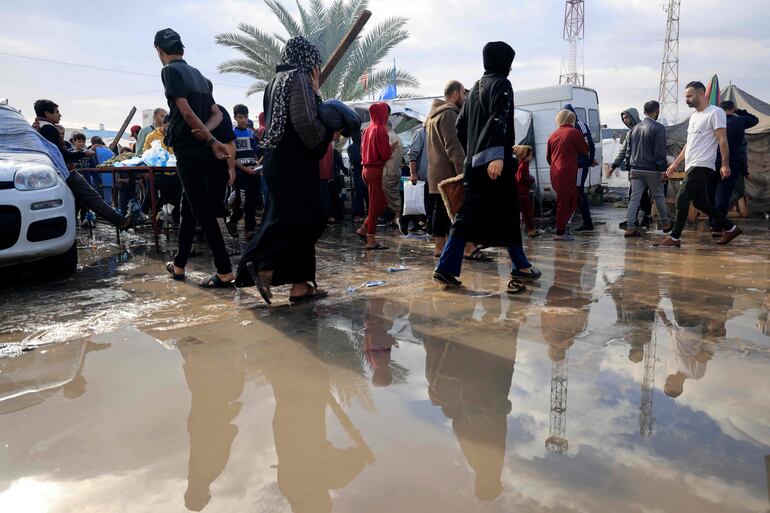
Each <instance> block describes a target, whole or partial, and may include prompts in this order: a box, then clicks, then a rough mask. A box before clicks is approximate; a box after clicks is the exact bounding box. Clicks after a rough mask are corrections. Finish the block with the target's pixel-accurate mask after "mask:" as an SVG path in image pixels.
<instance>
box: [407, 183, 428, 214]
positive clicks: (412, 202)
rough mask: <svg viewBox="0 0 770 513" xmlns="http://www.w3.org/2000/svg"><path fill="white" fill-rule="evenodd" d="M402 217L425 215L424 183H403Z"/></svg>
mask: <svg viewBox="0 0 770 513" xmlns="http://www.w3.org/2000/svg"><path fill="white" fill-rule="evenodd" d="M404 215H405V216H419V215H425V182H417V183H416V184H413V183H412V182H411V181H408V182H404Z"/></svg>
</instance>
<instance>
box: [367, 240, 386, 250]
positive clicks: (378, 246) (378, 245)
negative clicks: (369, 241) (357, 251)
mask: <svg viewBox="0 0 770 513" xmlns="http://www.w3.org/2000/svg"><path fill="white" fill-rule="evenodd" d="M364 249H365V250H366V251H380V250H382V249H388V247H387V246H383V245H382V244H380V243H379V242H378V243H377V244H375V245H374V246H366V247H365V248H364Z"/></svg>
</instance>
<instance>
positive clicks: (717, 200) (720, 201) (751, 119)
mask: <svg viewBox="0 0 770 513" xmlns="http://www.w3.org/2000/svg"><path fill="white" fill-rule="evenodd" d="M719 106H720V107H721V108H722V110H724V111H725V114H727V145H728V146H729V147H730V169H731V170H732V171H733V172H732V173H730V176H728V177H727V178H724V179H722V177H721V176H720V175H719V174H718V173H712V174H711V175H710V176H709V194H710V196H711V201H712V203H713V204H714V207H716V209H717V210H718V211H719V212H721V213H722V214H724V215H727V211H728V210H729V208H730V198H731V196H732V194H733V190H734V189H735V184H736V182H737V181H738V175H739V174H743V176H744V177H745V176H748V165H747V163H745V162H742V160H743V159H742V158H741V155H742V151H741V145H742V144H743V141H744V140H745V137H746V129H747V128H751V127H753V126H756V125H757V124H758V123H759V118H757V117H756V116H755V115H753V114H749V113H748V112H747V111H745V110H743V109H736V107H735V103H734V102H731V101H729V100H726V101H723V102H722V103H720V104H719ZM721 163H722V155H721V154H717V167H720V166H721ZM738 171H740V173H739V172H738ZM709 224H710V225H711V228H712V231H711V234H712V235H713V236H714V237H719V236H721V235H722V232H721V231H719V230H716V229H715V223H714V220H713V219H709Z"/></svg>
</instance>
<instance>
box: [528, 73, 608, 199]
mask: <svg viewBox="0 0 770 513" xmlns="http://www.w3.org/2000/svg"><path fill="white" fill-rule="evenodd" d="M514 103H515V105H516V109H517V110H519V109H520V110H525V111H528V112H531V113H532V131H533V134H532V136H533V137H534V143H535V145H534V148H535V160H534V161H533V162H532V164H531V165H530V171H531V172H532V175H533V176H534V177H535V183H536V185H537V187H538V190H539V192H540V195H541V196H540V197H541V199H542V200H554V199H555V193H554V192H553V189H552V188H551V173H550V167H549V166H548V162H547V161H546V159H545V156H546V148H547V145H548V138H549V137H550V136H551V134H552V133H553V131H554V130H556V114H557V113H558V112H559V111H560V110H561V109H563V108H564V106H565V105H567V104H568V103H571V104H572V106H573V107H574V108H575V112H576V113H577V117H578V119H579V120H580V121H583V122H584V123H586V124H587V125H588V127H589V128H590V129H591V135H592V136H593V139H594V144H595V145H596V157H595V158H596V161H597V162H598V165H597V166H594V167H592V168H591V169H590V172H589V176H588V180H587V181H586V188H589V187H595V186H598V185H601V182H602V172H601V170H602V130H601V126H602V124H601V118H600V117H599V95H598V94H596V91H594V90H593V89H589V88H587V87H580V86H574V85H558V86H551V87H540V88H537V89H527V90H523V91H521V90H520V91H514ZM517 135H518V134H517ZM517 138H518V137H517Z"/></svg>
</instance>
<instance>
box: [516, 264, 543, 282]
mask: <svg viewBox="0 0 770 513" xmlns="http://www.w3.org/2000/svg"><path fill="white" fill-rule="evenodd" d="M542 275H543V273H542V272H541V271H538V270H537V269H535V268H534V267H533V268H531V269H530V271H529V272H528V273H525V272H521V271H519V270H518V269H514V270H513V271H511V278H513V279H517V280H524V281H537V280H538V279H539V278H540V277H541V276H542Z"/></svg>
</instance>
